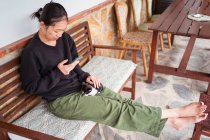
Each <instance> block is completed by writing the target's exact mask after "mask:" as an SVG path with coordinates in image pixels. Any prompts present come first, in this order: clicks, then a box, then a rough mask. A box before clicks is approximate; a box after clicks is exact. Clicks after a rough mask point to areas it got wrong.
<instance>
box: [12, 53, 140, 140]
mask: <svg viewBox="0 0 210 140" xmlns="http://www.w3.org/2000/svg"><path fill="white" fill-rule="evenodd" d="M135 68H136V64H134V63H133V62H131V61H126V60H119V59H114V58H108V57H103V56H94V57H93V58H92V59H91V60H90V61H89V62H88V63H87V64H86V65H85V66H84V67H83V70H84V71H87V72H89V73H90V74H92V75H94V76H96V77H98V78H99V79H100V80H101V82H102V83H103V85H104V86H106V87H108V88H110V89H112V90H114V91H116V92H117V91H119V89H120V88H121V86H122V85H123V84H124V82H125V81H126V80H127V79H128V77H129V75H130V74H131V73H132V72H133V70H134V69H135ZM46 106H47V104H46V102H44V101H43V102H41V103H40V104H39V105H37V106H36V107H34V108H33V109H31V110H30V111H29V112H28V113H26V114H25V115H23V116H22V117H20V118H19V119H18V120H16V121H15V122H14V124H16V125H18V126H22V127H25V128H29V129H32V130H36V131H39V132H42V133H46V134H49V135H53V136H56V137H59V138H64V139H71V140H81V139H84V137H85V136H86V135H87V134H88V133H89V131H90V130H91V129H92V128H93V126H94V125H95V124H96V123H95V122H92V121H77V120H65V119H61V118H58V117H56V116H54V115H53V114H52V113H50V112H49V111H48V110H47V107H46Z"/></svg>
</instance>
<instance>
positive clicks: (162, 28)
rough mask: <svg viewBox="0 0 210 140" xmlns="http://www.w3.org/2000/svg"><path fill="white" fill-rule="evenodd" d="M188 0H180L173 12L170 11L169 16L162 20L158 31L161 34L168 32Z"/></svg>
mask: <svg viewBox="0 0 210 140" xmlns="http://www.w3.org/2000/svg"><path fill="white" fill-rule="evenodd" d="M188 1H189V0H182V1H181V2H180V3H179V4H178V6H177V7H176V9H174V11H172V12H171V13H170V15H169V16H168V17H167V18H166V19H165V20H164V22H163V24H162V25H161V26H160V27H159V30H160V31H162V32H168V29H169V28H170V26H171V25H172V24H173V22H175V21H176V19H177V17H178V15H179V14H180V12H181V11H182V9H183V8H184V6H185V4H186V3H187V2H188Z"/></svg>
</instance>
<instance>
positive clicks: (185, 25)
mask: <svg viewBox="0 0 210 140" xmlns="http://www.w3.org/2000/svg"><path fill="white" fill-rule="evenodd" d="M200 4H201V0H196V1H195V3H194V4H193V6H192V7H191V8H190V9H189V11H188V14H193V13H196V11H197V7H199V6H200ZM191 24H192V20H190V19H188V18H187V16H186V17H185V19H184V21H183V23H182V24H181V26H180V28H179V30H178V32H177V34H179V35H185V36H187V33H188V31H189V28H190V27H191Z"/></svg>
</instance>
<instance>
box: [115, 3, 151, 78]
mask: <svg viewBox="0 0 210 140" xmlns="http://www.w3.org/2000/svg"><path fill="white" fill-rule="evenodd" d="M115 11H116V15H117V22H118V28H119V33H120V42H121V43H122V47H125V46H126V45H130V46H134V47H138V48H140V49H141V54H142V60H143V65H144V74H145V75H147V62H146V56H145V47H148V50H149V52H150V46H151V41H152V33H151V32H139V31H138V32H128V29H127V16H128V6H127V4H126V3H125V2H116V3H115ZM124 54H125V51H121V53H120V58H122V57H123V55H124Z"/></svg>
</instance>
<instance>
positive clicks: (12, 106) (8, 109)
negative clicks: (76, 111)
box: [0, 94, 31, 116]
mask: <svg viewBox="0 0 210 140" xmlns="http://www.w3.org/2000/svg"><path fill="white" fill-rule="evenodd" d="M29 96H31V95H30V94H21V95H20V96H19V97H18V98H17V99H16V100H14V101H13V102H12V103H10V104H8V105H7V106H6V107H4V108H3V109H1V110H0V115H1V116H6V115H7V114H8V113H9V112H11V111H14V109H15V107H17V106H18V105H20V104H22V103H23V102H24V101H25V100H26V99H27V98H28V97H29ZM22 107H24V106H22Z"/></svg>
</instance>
